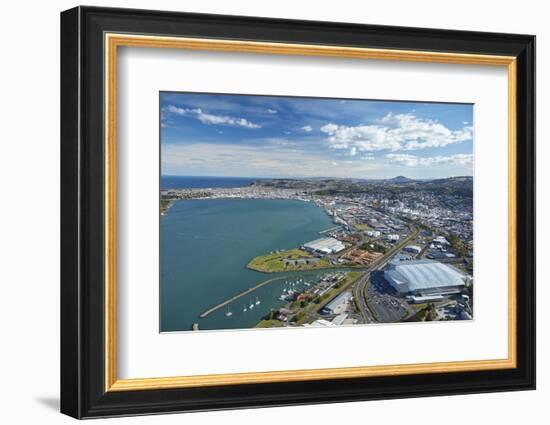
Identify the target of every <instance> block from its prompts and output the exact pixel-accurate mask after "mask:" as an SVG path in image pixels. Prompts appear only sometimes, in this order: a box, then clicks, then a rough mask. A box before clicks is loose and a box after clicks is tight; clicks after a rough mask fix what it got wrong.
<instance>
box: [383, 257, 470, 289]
mask: <svg viewBox="0 0 550 425" xmlns="http://www.w3.org/2000/svg"><path fill="white" fill-rule="evenodd" d="M384 277H385V278H386V280H387V281H388V283H389V284H390V285H391V286H392V287H393V288H394V289H395V290H396V291H397V292H398V293H399V294H401V295H405V294H408V295H418V296H430V295H450V294H456V293H459V292H461V291H462V289H463V288H464V287H465V285H466V284H467V283H469V281H470V279H471V277H470V276H468V275H467V274H465V273H462V272H461V271H459V270H457V269H455V268H454V267H452V266H449V265H447V264H443V263H440V262H437V261H433V260H415V261H402V262H399V263H390V264H389V265H388V267H387V268H386V270H385V271H384Z"/></svg>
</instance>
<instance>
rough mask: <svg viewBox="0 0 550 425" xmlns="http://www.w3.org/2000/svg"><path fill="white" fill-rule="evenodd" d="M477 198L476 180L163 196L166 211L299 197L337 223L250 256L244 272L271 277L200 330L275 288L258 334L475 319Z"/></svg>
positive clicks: (300, 182)
mask: <svg viewBox="0 0 550 425" xmlns="http://www.w3.org/2000/svg"><path fill="white" fill-rule="evenodd" d="M472 192H473V182H472V177H450V178H443V179H424V180H415V179H409V178H406V177H402V176H399V177H394V178H390V179H383V180H351V179H323V178H314V179H258V180H255V181H253V182H252V183H250V184H248V185H245V186H243V187H230V188H221V187H217V188H174V189H171V188H168V189H162V190H161V194H160V210H161V211H160V212H161V215H166V214H169V213H170V210H171V208H172V207H173V205H174V204H175V203H177V202H178V201H182V200H206V199H209V200H212V199H268V200H294V201H302V202H307V203H312V204H314V205H315V206H316V207H318V208H320V209H321V210H322V211H324V213H325V214H326V215H327V216H328V217H329V218H330V220H331V222H332V225H331V226H330V227H328V228H326V229H323V230H321V231H320V232H319V233H318V237H317V238H314V239H312V240H303V241H302V242H301V244H299V245H297V246H292V247H280V248H278V249H275V250H272V251H270V252H258V253H257V255H256V256H255V257H252V258H250V259H249V260H248V263H247V264H243V265H242V266H243V267H246V268H247V269H249V270H253V271H255V272H258V273H260V274H263V275H265V276H266V278H265V279H263V280H262V281H261V282H260V283H258V284H257V285H255V286H250V287H248V288H246V289H245V290H243V291H240V292H236V293H234V294H231V295H230V296H228V297H227V298H226V299H223V300H220V302H219V303H217V304H213V305H211V306H210V307H209V308H208V309H206V310H205V311H203V312H202V313H201V314H200V315H198V317H197V318H196V321H195V322H194V324H193V326H192V328H193V329H194V330H200V325H199V322H200V320H201V319H204V318H207V317H208V316H209V315H213V314H221V313H223V314H224V316H225V317H226V318H227V320H230V319H231V317H232V316H233V315H234V314H237V312H238V313H239V314H245V313H247V312H249V311H250V310H253V309H256V310H258V309H260V308H261V307H262V301H263V300H262V299H261V297H259V296H258V295H257V294H258V293H259V292H258V291H259V290H260V289H261V288H265V287H267V286H268V285H274V284H275V283H276V284H277V285H278V286H277V288H278V293H277V294H276V295H277V301H278V303H277V307H271V308H269V310H268V311H265V315H262V317H261V320H259V321H258V323H257V324H256V325H255V326H256V327H257V328H272V327H327V326H342V325H356V324H371V323H398V322H421V321H445V320H471V319H472V318H473V303H474V298H473V277H472V276H473V201H472V199H473V197H472ZM271 277H272V278H271Z"/></svg>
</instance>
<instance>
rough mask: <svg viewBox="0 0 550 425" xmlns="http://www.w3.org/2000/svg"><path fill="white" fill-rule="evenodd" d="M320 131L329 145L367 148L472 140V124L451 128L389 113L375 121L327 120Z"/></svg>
mask: <svg viewBox="0 0 550 425" xmlns="http://www.w3.org/2000/svg"><path fill="white" fill-rule="evenodd" d="M321 131H322V132H323V133H326V134H327V135H328V138H327V141H328V143H329V147H331V148H334V149H351V148H352V147H355V148H357V149H358V150H359V151H367V152H372V151H380V150H385V149H388V150H391V151H399V150H417V149H424V148H433V147H442V146H447V145H449V144H452V143H460V142H464V141H466V140H472V136H473V128H472V127H469V126H465V127H463V128H462V129H460V130H450V129H449V128H447V127H445V126H444V125H443V124H441V123H440V122H438V121H435V120H430V119H423V118H418V117H416V116H415V115H412V114H397V115H394V114H392V113H389V114H387V115H386V116H384V117H383V118H382V119H381V120H380V121H379V123H377V124H371V125H358V126H345V125H337V124H334V123H328V124H326V125H324V126H322V127H321Z"/></svg>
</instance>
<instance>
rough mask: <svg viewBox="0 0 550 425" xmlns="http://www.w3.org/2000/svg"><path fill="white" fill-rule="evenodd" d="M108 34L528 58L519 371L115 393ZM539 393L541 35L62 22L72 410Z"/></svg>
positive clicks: (169, 18) (520, 126) (186, 21)
mask: <svg viewBox="0 0 550 425" xmlns="http://www.w3.org/2000/svg"><path fill="white" fill-rule="evenodd" d="M105 32H119V33H139V34H153V35H168V36H186V37H202V38H219V39H232V40H258V41H266V42H276V43H308V44H319V45H331V46H348V47H350V46H351V47H370V48H381V49H400V50H422V51H433V52H450V53H475V54H485V55H506V56H514V57H516V58H517V259H516V260H517V282H518V284H517V338H516V342H517V367H516V368H515V369H503V370H489V371H475V372H452V373H431V374H421V375H403V376H384V377H370V378H347V379H330V380H316V381H303V382H273V383H267V384H246V385H227V386H214V387H195V388H176V389H166V390H143V391H118V392H106V391H105V385H104V379H105V377H104V369H105V364H104V353H105V343H104V332H105V327H104V321H103V318H104V309H105V305H104V296H105V294H104V286H103V279H104V268H105V264H104V231H103V229H104V228H105V221H104V214H103V211H104V172H105V169H104V155H105V152H104V146H103V143H102V140H103V135H104V122H103V120H104V115H103V113H104V105H105V99H104V92H103V87H104V84H105V81H104V68H103V67H104V48H105V46H104V42H103V36H104V33H105ZM534 388H535V37H534V36H532V35H518V34H499V33H480V32H469V31H451V30H434V29H420V28H406V27H390V26H374V25H357V24H348V23H332V22H314V21H297V20H285V19H265V18H255V17H240V16H221V15H204V14H191V13H176V12H162V11H146V10H132V9H111V8H96V7H76V8H74V9H70V10H67V11H65V12H62V13H61V412H62V413H65V414H67V415H70V416H73V417H75V418H93V417H106V416H121V415H137V414H153V413H164V412H189V411H203V410H218V409H234V408H244V407H263V406H281V405H299V404H314V403H329V402H345V401H354V400H375V399H388V398H405V397H419V396H438V395H452V394H467V393H482V392H495V391H512V390H529V389H534Z"/></svg>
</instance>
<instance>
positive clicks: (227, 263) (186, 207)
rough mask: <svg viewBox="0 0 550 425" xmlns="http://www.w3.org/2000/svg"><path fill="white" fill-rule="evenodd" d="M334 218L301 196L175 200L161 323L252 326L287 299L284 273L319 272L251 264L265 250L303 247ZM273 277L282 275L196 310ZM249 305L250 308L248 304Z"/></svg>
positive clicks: (168, 225) (166, 228)
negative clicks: (262, 269)
mask: <svg viewBox="0 0 550 425" xmlns="http://www.w3.org/2000/svg"><path fill="white" fill-rule="evenodd" d="M333 226H334V225H333V224H332V222H331V220H330V218H329V217H328V216H327V215H326V214H325V212H324V211H323V210H322V209H320V208H318V207H317V206H316V205H314V204H312V203H308V202H303V201H293V200H267V199H265V200H264V199H207V200H185V201H177V202H175V203H174V205H172V207H171V208H170V209H169V211H168V214H167V215H165V216H163V217H161V219H160V246H161V252H160V254H161V255H160V264H161V272H160V285H161V309H160V313H161V331H163V332H167V331H186V330H191V328H192V326H193V323H198V324H199V327H200V329H239V328H250V327H253V326H254V325H255V324H256V323H258V322H259V321H260V320H261V318H262V317H263V316H265V315H266V314H268V313H269V311H270V309H271V308H278V307H279V306H281V305H282V301H280V300H279V299H278V297H279V295H280V294H281V292H282V289H283V287H284V286H285V281H290V280H295V279H296V278H297V276H300V277H304V276H305V277H304V279H305V280H308V279H311V280H312V279H315V278H316V277H317V276H318V275H319V272H309V273H305V272H302V273H281V274H266V273H259V272H255V271H252V270H248V269H246V268H245V266H246V264H247V263H248V262H249V261H250V259H251V258H253V257H255V256H257V255H260V254H265V253H268V252H270V251H273V250H277V249H289V248H295V247H298V246H300V245H301V244H302V243H304V242H307V241H309V240H312V239H316V238H318V237H319V234H318V232H319V231H321V230H325V229H328V228H330V227H333ZM274 277H280V279H279V280H277V281H275V282H272V283H269V284H267V285H265V286H263V287H262V288H260V289H258V290H257V291H255V292H253V293H252V294H250V296H245V297H243V298H240V299H238V300H236V301H235V302H233V303H232V304H230V305H229V306H228V307H225V308H222V309H220V310H218V311H216V312H214V313H212V314H211V315H209V316H207V317H206V318H203V319H200V318H199V315H200V314H201V313H203V312H204V311H205V310H207V309H209V308H210V307H213V306H214V305H216V304H219V303H220V302H222V301H225V300H226V299H228V298H230V297H232V296H234V295H236V294H238V293H239V292H242V291H243V290H245V289H248V288H250V287H252V286H254V285H256V284H258V283H260V282H262V281H264V280H267V279H271V278H274ZM290 277H292V279H290ZM257 299H258V300H259V301H260V304H256V300H257ZM250 304H254V308H253V309H249V308H248V307H249V305H250ZM245 305H246V306H247V309H248V311H246V312H243V308H244V306H245ZM228 310H229V311H231V312H232V313H233V315H232V316H230V317H227V316H226V313H227V312H228Z"/></svg>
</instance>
